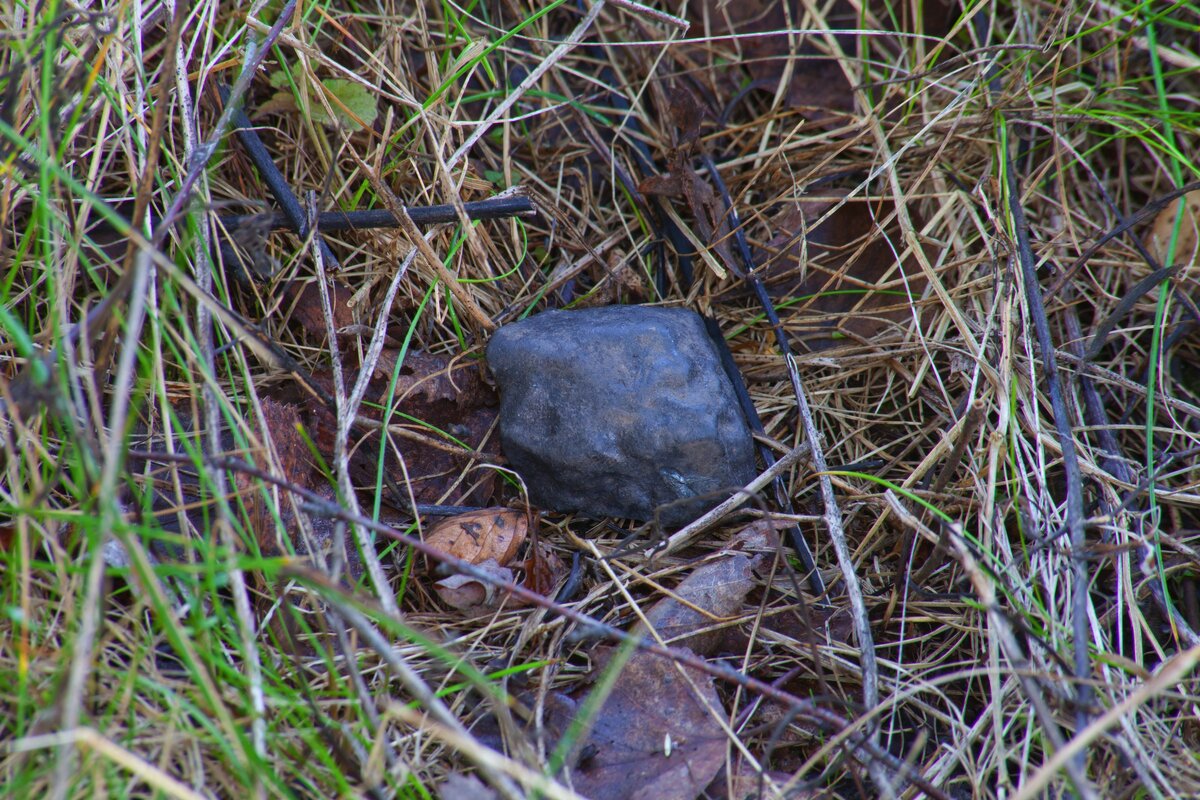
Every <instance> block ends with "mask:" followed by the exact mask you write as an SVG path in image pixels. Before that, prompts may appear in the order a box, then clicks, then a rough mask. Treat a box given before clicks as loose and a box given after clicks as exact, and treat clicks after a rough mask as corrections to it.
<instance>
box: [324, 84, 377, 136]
mask: <svg viewBox="0 0 1200 800" xmlns="http://www.w3.org/2000/svg"><path fill="white" fill-rule="evenodd" d="M321 85H322V86H323V87H324V88H325V91H326V92H327V93H328V94H329V107H330V108H331V109H332V110H333V117H330V116H329V114H328V112H326V111H325V105H324V104H323V103H321V102H320V101H319V100H317V99H316V98H313V101H312V103H311V106H312V118H313V120H315V121H316V122H320V123H321V124H322V125H329V126H333V124H334V121H335V120H336V121H337V122H340V123H341V124H342V125H343V126H344V127H346V128H348V129H350V130H352V131H356V130H360V129H362V128H363V127H364V126H365V127H368V128H369V127H371V126H372V125H374V124H375V119H376V117H378V116H379V107H378V104H377V103H376V98H375V95H373V94H371V92H370V91H368V89H367V87H365V86H363V85H362V84H361V83H358V82H357V81H349V80H344V79H342V78H326V79H325V80H323V81H321Z"/></svg>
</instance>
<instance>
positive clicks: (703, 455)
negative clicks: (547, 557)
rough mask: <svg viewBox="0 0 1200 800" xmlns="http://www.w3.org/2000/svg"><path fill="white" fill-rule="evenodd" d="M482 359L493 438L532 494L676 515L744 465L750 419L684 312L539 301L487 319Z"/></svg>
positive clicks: (680, 517)
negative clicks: (495, 404)
mask: <svg viewBox="0 0 1200 800" xmlns="http://www.w3.org/2000/svg"><path fill="white" fill-rule="evenodd" d="M487 359H488V363H489V365H490V366H491V369H492V373H493V374H494V375H495V376H496V382H497V384H498V385H499V388H500V441H501V446H502V447H503V449H504V453H505V455H506V456H507V457H508V459H509V461H510V462H511V463H512V465H513V466H514V467H515V468H516V470H517V471H518V472H519V473H520V474H521V476H522V477H523V478H524V479H525V483H526V484H527V486H528V487H529V495H530V499H531V500H532V501H533V502H534V503H535V504H537V505H540V506H542V507H545V508H551V509H555V510H558V511H579V512H582V513H585V514H588V515H590V516H616V517H629V518H632V519H638V520H649V519H653V518H655V510H656V509H657V510H658V517H657V518H658V520H659V521H660V522H661V523H662V524H663V525H665V526H667V527H678V526H681V525H684V524H686V523H688V522H690V521H691V520H692V519H694V518H695V517H697V516H699V515H700V514H701V513H703V512H704V511H706V510H708V509H709V508H711V507H712V506H714V505H716V504H717V503H718V502H720V501H722V500H724V499H725V498H726V497H728V496H729V495H730V494H732V492H733V490H734V489H736V488H738V487H740V486H743V485H745V484H746V483H748V482H749V481H750V480H751V479H752V478H753V477H754V472H755V469H754V446H753V442H752V440H751V437H750V431H749V429H748V428H747V427H746V422H745V420H744V418H743V417H742V412H741V410H740V409H739V408H738V403H737V397H736V395H735V394H734V391H733V386H732V385H731V384H730V382H729V378H728V377H727V376H726V375H725V372H724V371H723V370H722V369H721V362H720V360H719V358H718V355H717V350H716V347H715V346H714V345H713V343H712V342H711V341H710V340H709V338H708V335H707V333H706V332H705V329H704V322H703V320H702V319H701V318H700V317H699V316H698V315H697V314H696V313H695V312H692V311H688V310H686V309H666V308H650V307H645V306H607V307H603V308H589V309H583V310H580V311H548V312H545V313H542V314H537V315H535V316H532V317H529V318H528V319H525V320H523V321H521V322H516V323H513V324H511V325H505V326H504V327H502V328H500V330H498V331H496V333H495V334H494V335H493V336H492V341H491V342H490V343H489V345H488V349H487ZM680 501H683V502H680Z"/></svg>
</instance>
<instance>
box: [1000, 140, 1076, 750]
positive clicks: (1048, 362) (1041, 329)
mask: <svg viewBox="0 0 1200 800" xmlns="http://www.w3.org/2000/svg"><path fill="white" fill-rule="evenodd" d="M1014 169H1015V167H1014V165H1013V162H1012V156H1011V155H1007V154H1006V156H1005V171H1006V172H1007V178H1008V209H1009V213H1010V214H1012V219H1013V227H1014V228H1015V229H1016V234H1017V256H1018V258H1017V260H1018V261H1019V262H1020V266H1021V275H1022V283H1023V284H1024V288H1025V302H1026V305H1027V306H1028V307H1029V316H1030V317H1031V318H1032V319H1033V327H1034V330H1035V332H1036V334H1037V339H1038V345H1039V346H1040V347H1041V350H1042V364H1043V367H1044V372H1045V378H1046V391H1047V393H1048V394H1049V395H1050V406H1051V408H1052V409H1053V412H1054V427H1055V428H1056V429H1057V432H1058V444H1059V447H1060V448H1062V456H1063V471H1064V472H1065V473H1066V480H1067V530H1068V532H1069V533H1070V539H1071V573H1072V580H1073V583H1074V589H1075V594H1074V597H1073V600H1074V604H1073V606H1072V609H1071V616H1072V619H1071V621H1072V627H1073V629H1074V630H1073V635H1074V642H1073V646H1074V649H1075V678H1076V680H1077V681H1078V684H1077V686H1076V689H1075V699H1076V709H1075V725H1076V729H1077V730H1080V731H1082V730H1084V729H1085V728H1086V727H1087V725H1088V719H1089V717H1090V713H1089V711H1088V708H1089V706H1090V705H1091V703H1092V686H1091V684H1090V683H1089V680H1090V677H1091V672H1092V667H1091V661H1090V659H1089V658H1088V645H1089V643H1090V642H1091V635H1090V632H1089V630H1088V619H1087V607H1088V574H1087V554H1086V552H1085V548H1086V547H1087V539H1086V531H1085V529H1084V524H1083V475H1082V473H1081V472H1080V470H1079V456H1078V454H1077V453H1076V452H1075V440H1074V438H1073V436H1072V432H1071V419H1070V416H1069V414H1068V411H1067V402H1066V399H1065V398H1064V397H1063V391H1062V382H1061V381H1060V380H1059V376H1058V362H1057V359H1055V357H1054V340H1053V339H1052V338H1051V336H1050V322H1049V320H1047V318H1046V306H1045V300H1044V298H1043V296H1042V291H1041V287H1040V286H1039V284H1038V279H1037V265H1036V261H1035V259H1034V256H1033V247H1032V245H1031V244H1030V242H1029V226H1028V224H1027V223H1026V222H1025V211H1024V209H1022V208H1021V194H1020V187H1018V186H1017V175H1016V172H1015V171H1014ZM1082 759H1086V754H1085V753H1083V752H1081V753H1080V755H1079V759H1077V760H1076V767H1077V768H1082V766H1083V765H1082V764H1081V763H1080V760H1082Z"/></svg>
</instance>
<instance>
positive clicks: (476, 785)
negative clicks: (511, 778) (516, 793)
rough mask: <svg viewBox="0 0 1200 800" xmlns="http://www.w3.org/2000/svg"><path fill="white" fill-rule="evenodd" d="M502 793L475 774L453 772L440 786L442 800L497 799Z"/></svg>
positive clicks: (439, 792)
mask: <svg viewBox="0 0 1200 800" xmlns="http://www.w3.org/2000/svg"><path fill="white" fill-rule="evenodd" d="M499 796H500V795H498V794H496V790H495V789H492V788H491V787H490V786H485V785H484V783H483V781H481V780H479V778H476V777H475V776H474V775H464V774H462V773H461V772H451V773H450V774H449V775H447V776H446V779H445V780H444V781H442V783H441V785H440V786H438V797H440V798H441V799H442V800H496V798H498V797H499Z"/></svg>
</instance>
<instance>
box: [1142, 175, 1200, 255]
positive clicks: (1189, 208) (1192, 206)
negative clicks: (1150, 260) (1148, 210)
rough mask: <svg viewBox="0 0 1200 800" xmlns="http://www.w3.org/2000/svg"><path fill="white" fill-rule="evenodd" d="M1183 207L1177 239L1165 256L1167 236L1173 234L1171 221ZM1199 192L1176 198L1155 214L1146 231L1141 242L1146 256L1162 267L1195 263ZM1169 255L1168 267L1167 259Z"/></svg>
mask: <svg viewBox="0 0 1200 800" xmlns="http://www.w3.org/2000/svg"><path fill="white" fill-rule="evenodd" d="M1181 207H1182V208H1183V219H1182V220H1181V221H1180V224H1179V238H1178V239H1176V241H1175V251H1174V253H1168V251H1169V250H1170V245H1171V236H1172V234H1173V233H1174V232H1175V218H1176V217H1177V216H1178V215H1179V213H1180V208H1181ZM1198 228H1200V191H1195V192H1188V193H1187V194H1185V195H1184V196H1183V197H1179V198H1176V199H1175V200H1174V201H1173V202H1172V203H1171V204H1170V205H1168V206H1167V207H1166V208H1164V209H1163V210H1162V211H1161V212H1159V214H1158V216H1157V217H1155V218H1154V222H1153V223H1152V224H1151V225H1150V230H1149V231H1147V232H1146V237H1145V239H1144V240H1143V243H1144V244H1145V245H1146V249H1147V250H1149V251H1150V254H1151V255H1152V256H1154V257H1155V258H1156V259H1158V263H1159V264H1161V265H1162V266H1171V264H1194V263H1196V254H1197V245H1198V244H1200V235H1198V234H1197V230H1198ZM1168 255H1171V264H1168V263H1167V256H1168Z"/></svg>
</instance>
